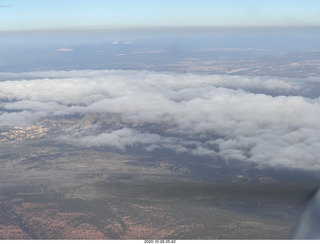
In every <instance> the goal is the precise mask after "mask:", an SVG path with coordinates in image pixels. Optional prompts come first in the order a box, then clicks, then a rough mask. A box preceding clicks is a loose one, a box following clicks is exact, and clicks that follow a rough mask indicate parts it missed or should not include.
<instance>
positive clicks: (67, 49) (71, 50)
mask: <svg viewBox="0 0 320 244" xmlns="http://www.w3.org/2000/svg"><path fill="white" fill-rule="evenodd" d="M57 51H58V52H73V51H74V49H72V48H59V49H57Z"/></svg>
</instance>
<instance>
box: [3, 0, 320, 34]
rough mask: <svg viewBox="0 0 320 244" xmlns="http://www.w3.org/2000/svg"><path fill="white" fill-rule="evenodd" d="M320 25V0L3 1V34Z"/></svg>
mask: <svg viewBox="0 0 320 244" xmlns="http://www.w3.org/2000/svg"><path fill="white" fill-rule="evenodd" d="M176 26H229V27H237V26H320V1H319V0H303V1H301V0H259V1H256V0H224V1H221V0H54V1H53V0H0V31H6V30H30V29H83V28H84V29H90V28H119V27H120V28H128V27H129V28H132V27H176Z"/></svg>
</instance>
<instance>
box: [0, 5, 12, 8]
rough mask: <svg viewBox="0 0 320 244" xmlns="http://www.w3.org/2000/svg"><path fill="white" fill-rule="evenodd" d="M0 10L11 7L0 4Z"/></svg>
mask: <svg viewBox="0 0 320 244" xmlns="http://www.w3.org/2000/svg"><path fill="white" fill-rule="evenodd" d="M0 8H12V6H10V5H3V4H0Z"/></svg>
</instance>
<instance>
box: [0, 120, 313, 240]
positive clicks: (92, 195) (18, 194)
mask: <svg viewBox="0 0 320 244" xmlns="http://www.w3.org/2000/svg"><path fill="white" fill-rule="evenodd" d="M92 116H93V115H92V114H91V115H86V116H84V117H83V118H81V117H75V118H70V119H55V120H51V121H44V122H43V125H41V126H40V125H38V126H33V127H26V128H9V127H6V128H3V129H2V132H1V168H2V170H1V178H0V179H1V189H0V191H1V198H0V204H1V205H0V207H1V215H0V238H1V239H233V238H236V239H270V238H271V239H285V238H288V236H289V234H290V232H291V230H292V228H293V227H294V225H295V223H296V221H297V220H298V219H299V217H300V214H301V212H302V210H303V208H304V206H305V204H306V203H307V201H308V197H310V196H308V194H311V193H312V191H313V190H315V189H316V184H315V183H314V182H315V178H312V177H315V176H312V175H310V174H307V173H305V174H301V173H300V175H299V179H300V180H303V181H304V184H303V185H301V184H299V183H298V182H296V181H295V177H297V175H296V174H297V172H295V171H292V172H291V175H290V174H287V178H286V179H283V178H282V177H281V176H280V175H277V174H275V173H274V172H273V173H272V172H267V171H264V170H258V169H256V170H252V169H251V168H250V167H248V168H247V169H245V168H244V167H243V166H244V165H241V166H238V167H235V166H231V165H229V166H226V165H224V164H222V163H219V162H217V163H216V164H212V163H211V164H210V165H208V164H206V163H205V160H204V158H202V159H201V158H200V159H199V160H202V161H201V164H200V165H199V164H198V165H197V171H198V172H196V171H195V170H194V167H195V165H194V163H192V162H193V160H195V159H196V157H193V156H191V155H176V154H174V153H172V152H171V153H170V152H168V153H167V154H164V153H161V155H162V156H159V155H157V152H152V153H148V154H139V153H135V154H132V153H130V154H129V153H121V152H120V151H117V150H112V149H110V148H109V149H108V148H101V147H97V148H84V147H79V146H75V145H72V144H63V143H57V142H56V141H53V140H52V138H54V135H55V133H56V132H57V130H58V129H59V126H62V125H63V126H69V127H77V128H80V129H81V128H82V129H83V128H84V125H85V124H86V125H87V126H92V123H98V120H97V119H92ZM104 122H105V123H109V124H113V126H116V124H117V123H119V121H117V120H116V119H115V118H112V119H111V120H110V121H104ZM90 123H91V124H90ZM44 124H46V125H47V126H48V125H49V124H50V126H49V127H45V126H44ZM140 126H142V125H140ZM60 129H61V128H60ZM39 145H41V146H39ZM207 160H209V159H207ZM250 171H251V172H250ZM202 172H206V174H205V173H202ZM209 175H210V177H209ZM303 177H304V178H303ZM310 177H311V178H310ZM281 178H282V179H281ZM308 182H309V183H308Z"/></svg>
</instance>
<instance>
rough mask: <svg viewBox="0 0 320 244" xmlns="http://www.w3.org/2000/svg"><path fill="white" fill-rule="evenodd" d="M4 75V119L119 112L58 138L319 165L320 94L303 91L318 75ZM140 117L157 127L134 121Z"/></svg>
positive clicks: (0, 117)
mask: <svg viewBox="0 0 320 244" xmlns="http://www.w3.org/2000/svg"><path fill="white" fill-rule="evenodd" d="M1 77H2V79H5V78H7V79H8V81H6V82H0V101H1V102H0V111H3V112H2V113H0V125H19V126H21V124H23V123H25V124H27V123H33V122H35V121H37V120H40V119H41V118H43V117H47V116H52V115H72V114H75V113H81V114H85V113H87V112H95V113H98V114H100V116H101V119H102V120H103V119H105V117H104V116H107V115H108V114H118V115H119V117H120V118H121V120H122V123H121V126H120V127H121V128H116V129H109V130H108V131H106V130H98V129H97V128H92V130H88V131H86V132H81V133H80V132H77V131H75V130H71V131H69V132H68V135H67V136H64V137H63V136H61V137H60V138H63V140H67V141H73V142H77V143H79V144H81V145H84V146H89V147H91V146H111V147H115V148H118V149H120V150H126V148H128V147H142V148H144V149H146V150H149V151H150V150H154V149H156V148H168V149H172V150H174V151H176V152H177V153H183V152H188V153H192V154H194V155H206V156H211V157H216V156H220V157H222V158H225V159H238V160H245V161H250V162H254V163H256V164H258V165H260V166H273V167H292V168H300V169H309V170H311V169H320V162H319V158H320V151H319V150H318V148H319V146H320V124H319V120H320V113H319V111H320V100H319V98H315V99H310V98H306V97H303V96H302V94H303V91H305V84H307V82H311V81H312V82H315V80H317V78H312V79H311V78H310V80H311V81H308V80H307V81H305V82H306V83H304V82H298V81H290V80H286V81H285V80H281V79H275V78H272V79H271V78H263V77H241V76H225V75H222V76H219V75H193V74H169V73H154V72H146V71H116V70H110V71H95V70H82V71H48V72H32V73H22V74H8V73H7V74H4V73H3V74H0V78H1ZM22 77H23V79H22ZM255 89H258V90H259V89H263V90H264V91H268V92H270V91H276V92H277V93H278V94H281V92H283V94H288V93H291V92H292V93H293V94H298V95H295V96H287V95H286V96H285V95H277V96H276V95H273V96H271V95H266V94H262V93H261V92H255V91H253V90H255ZM268 92H267V93H268ZM300 92H301V94H300V95H299V93H300ZM139 122H144V123H145V125H148V124H149V125H153V126H154V127H156V129H154V130H151V129H150V128H149V127H148V126H141V127H139V126H138V127H135V128H132V125H133V124H134V123H139Z"/></svg>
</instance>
